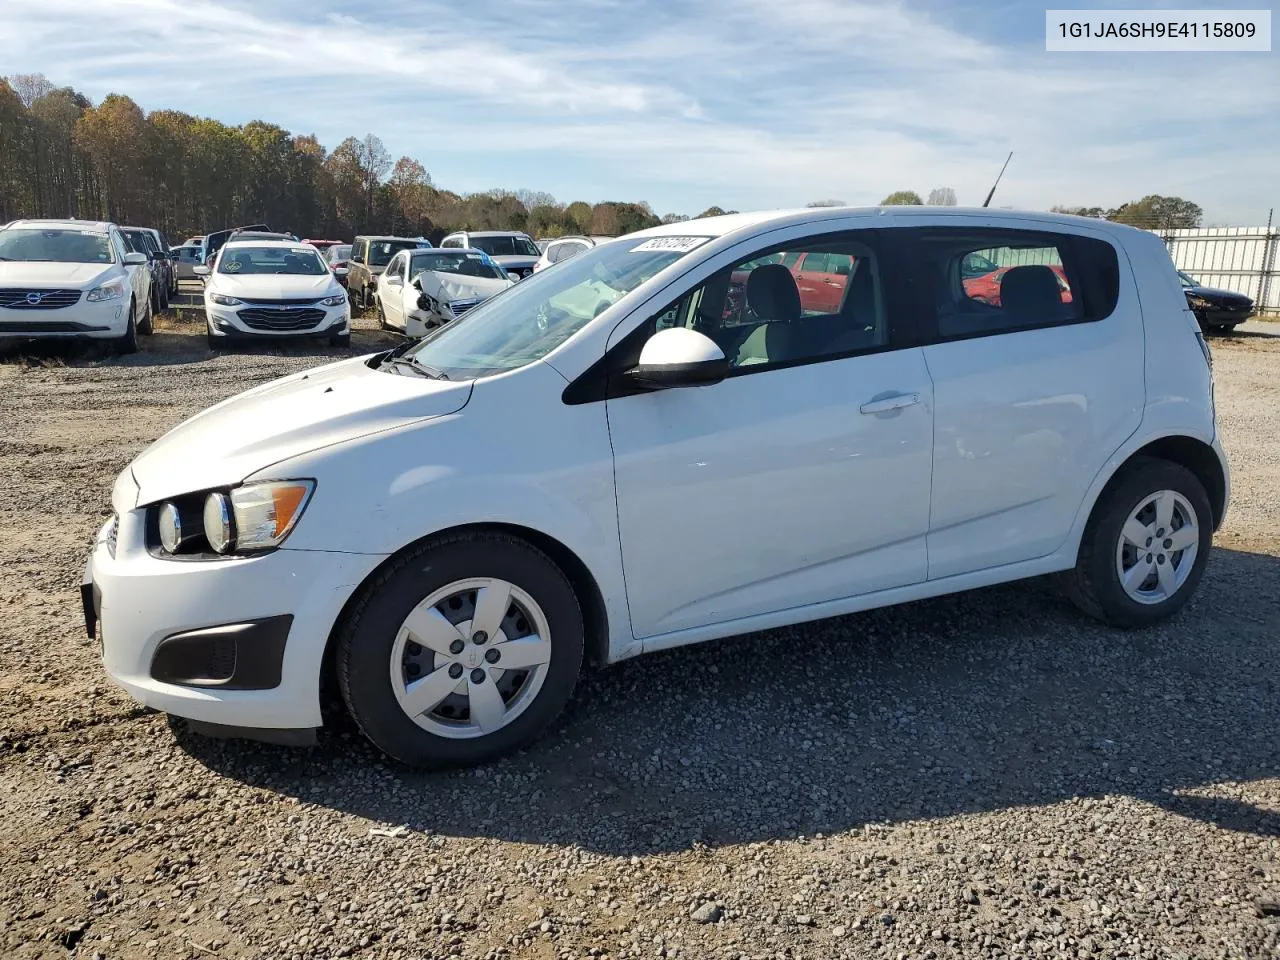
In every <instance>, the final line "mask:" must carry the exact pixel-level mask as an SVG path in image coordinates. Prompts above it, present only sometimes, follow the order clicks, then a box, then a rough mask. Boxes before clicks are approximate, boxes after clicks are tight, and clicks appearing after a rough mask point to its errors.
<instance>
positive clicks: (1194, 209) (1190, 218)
mask: <svg viewBox="0 0 1280 960" xmlns="http://www.w3.org/2000/svg"><path fill="white" fill-rule="evenodd" d="M925 202H926V201H924V200H921V199H920V194H918V193H916V192H915V191H914V190H895V191H894V192H893V193H891V194H889V195H888V196H887V197H885V198H884V199H883V200H881V201H880V205H881V206H895V205H898V206H920V205H922V204H924V203H925ZM927 202H928V204H929V205H930V206H943V207H953V206H955V204H956V192H955V191H954V190H952V189H951V188H950V187H936V188H935V189H933V190H932V191H930V193H929V199H928V201H927ZM837 203H838V201H821V202H819V203H811V204H810V206H811V207H816V206H826V205H828V204H831V205H835V204H837ZM1050 209H1051V210H1052V211H1053V212H1054V213H1070V214H1074V215H1075V216H1078V217H1095V218H1098V219H1101V220H1111V221H1114V222H1115V223H1127V224H1129V226H1131V227H1142V228H1143V229H1145V230H1178V229H1185V228H1190V227H1198V226H1200V223H1201V221H1202V220H1203V219H1204V211H1203V210H1201V209H1200V207H1199V206H1197V205H1196V204H1194V203H1192V202H1191V201H1190V200H1184V199H1182V197H1162V196H1160V195H1159V194H1155V193H1152V194H1149V195H1147V196H1145V197H1143V198H1142V199H1141V200H1134V201H1132V202H1130V203H1122V204H1120V206H1118V207H1063V206H1057V207H1051V208H1050Z"/></svg>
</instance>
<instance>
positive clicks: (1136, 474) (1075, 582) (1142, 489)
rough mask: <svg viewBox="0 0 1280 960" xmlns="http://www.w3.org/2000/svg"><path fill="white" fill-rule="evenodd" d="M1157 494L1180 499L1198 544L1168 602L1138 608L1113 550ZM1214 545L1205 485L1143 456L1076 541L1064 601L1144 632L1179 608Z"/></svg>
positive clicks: (1065, 579) (1178, 468) (1120, 479)
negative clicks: (1130, 521)
mask: <svg viewBox="0 0 1280 960" xmlns="http://www.w3.org/2000/svg"><path fill="white" fill-rule="evenodd" d="M1161 490H1173V491H1175V492H1176V493H1179V494H1181V495H1182V496H1183V497H1184V498H1185V499H1186V500H1187V502H1188V503H1189V504H1190V505H1191V508H1192V509H1193V510H1194V511H1195V519H1196V524H1197V526H1198V527H1199V541H1198V544H1197V550H1196V555H1195V560H1194V563H1193V565H1192V568H1191V571H1190V573H1189V574H1188V576H1187V578H1186V580H1185V581H1183V583H1182V585H1181V586H1180V587H1178V588H1177V590H1176V592H1174V594H1173V596H1172V597H1169V598H1167V599H1165V600H1162V601H1160V602H1158V603H1153V604H1148V603H1139V602H1138V601H1137V600H1134V599H1133V598H1132V597H1130V596H1129V595H1128V594H1127V593H1126V592H1125V590H1124V587H1123V586H1122V584H1121V582H1120V574H1119V572H1118V571H1117V569H1116V551H1117V547H1118V546H1119V543H1120V537H1121V530H1122V529H1123V527H1124V524H1125V521H1126V520H1128V519H1129V515H1130V513H1132V512H1133V511H1134V510H1135V509H1136V508H1137V507H1138V505H1139V504H1141V503H1142V501H1143V500H1144V499H1146V498H1147V497H1149V496H1150V495H1151V494H1152V493H1156V492H1158V491H1161ZM1212 543H1213V510H1212V508H1211V507H1210V504H1209V495H1208V494H1207V493H1205V489H1204V485H1203V484H1201V483H1200V481H1199V479H1198V478H1197V477H1196V475H1195V474H1194V473H1192V472H1191V471H1190V470H1188V469H1187V468H1186V467H1183V466H1180V465H1179V464H1176V463H1171V462H1169V461H1168V460H1157V459H1153V458H1149V457H1142V458H1140V459H1137V460H1135V461H1133V463H1131V464H1130V465H1128V466H1126V467H1125V468H1124V470H1123V472H1122V473H1121V474H1120V476H1118V477H1117V478H1116V480H1115V481H1114V482H1113V483H1112V484H1111V485H1110V486H1109V488H1108V489H1107V490H1106V491H1104V493H1103V495H1102V496H1101V497H1100V498H1099V500H1098V503H1097V504H1096V505H1095V506H1094V508H1093V513H1092V514H1091V515H1090V517H1089V523H1088V525H1087V526H1086V527H1085V532H1084V537H1083V539H1082V540H1081V542H1080V553H1079V555H1078V557H1077V559H1076V566H1075V569H1074V570H1069V571H1067V572H1066V573H1065V574H1063V576H1062V586H1063V589H1064V592H1065V593H1066V594H1067V597H1068V598H1069V599H1070V600H1071V601H1072V602H1073V603H1074V604H1075V605H1076V606H1077V607H1079V608H1080V609H1081V610H1083V611H1084V612H1085V613H1087V614H1088V615H1089V616H1091V617H1094V618H1095V619H1098V620H1101V621H1103V622H1104V623H1109V624H1111V625H1112V626H1116V627H1142V626H1146V625H1148V624H1151V623H1155V622H1157V621H1159V620H1163V619H1165V618H1166V617H1170V616H1172V615H1173V614H1175V613H1177V612H1178V611H1179V610H1181V609H1182V607H1183V605H1184V604H1185V603H1186V602H1187V600H1189V599H1190V597H1191V595H1192V594H1193V593H1195V590H1196V586H1197V585H1198V584H1199V582H1200V578H1201V576H1203V575H1204V566H1205V563H1206V562H1207V561H1208V559H1209V549H1210V546H1211V545H1212Z"/></svg>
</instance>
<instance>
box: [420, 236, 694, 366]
mask: <svg viewBox="0 0 1280 960" xmlns="http://www.w3.org/2000/svg"><path fill="white" fill-rule="evenodd" d="M709 239H710V238H709V237H654V238H650V239H648V240H645V239H643V238H635V239H633V240H629V241H619V242H617V243H610V244H606V245H604V246H599V247H596V248H594V249H592V250H589V251H587V252H586V253H584V254H582V255H581V256H579V257H574V258H573V259H572V260H566V261H565V263H564V265H563V266H557V267H556V269H554V270H544V271H542V272H541V273H535V274H534V275H533V276H532V277H530V278H529V279H527V280H522V281H520V282H519V283H517V284H516V285H515V286H513V287H509V288H508V289H507V290H505V291H504V292H502V293H501V294H499V295H498V296H496V297H493V298H492V299H490V300H486V301H485V302H484V303H482V304H481V305H480V306H478V307H474V308H472V309H471V310H470V311H468V312H467V313H466V314H465V315H464V316H462V317H461V318H459V319H457V320H455V321H453V323H450V324H447V325H445V326H443V327H439V328H437V330H436V331H434V332H433V333H431V334H429V335H428V336H427V337H426V338H424V339H423V340H421V341H420V342H419V343H418V345H417V346H416V347H414V348H412V349H411V350H409V351H407V352H406V353H405V356H407V357H411V358H413V359H414V360H415V361H417V362H418V363H419V364H420V365H422V366H423V367H426V368H428V369H430V370H434V371H438V372H440V373H443V374H444V375H445V376H447V377H448V378H449V379H450V380H468V379H473V378H475V377H487V376H492V375H493V374H497V373H502V372H504V371H507V370H515V369H517V368H518V367H523V366H525V365H526V364H529V363H533V362H534V361H535V360H541V359H542V358H543V357H545V356H546V355H547V354H549V353H550V352H551V351H552V350H554V349H555V348H556V347H558V346H560V344H562V343H564V342H565V341H566V340H568V339H569V338H570V337H571V336H573V335H574V334H575V333H577V332H578V331H579V330H581V329H582V328H583V327H585V326H586V325H587V324H588V323H590V322H591V321H592V320H593V319H594V318H595V317H597V316H599V315H600V314H601V313H603V312H604V311H605V310H606V309H608V307H610V306H611V305H612V304H614V303H616V302H617V301H618V300H620V299H622V297H623V296H625V295H626V294H628V293H630V292H631V291H632V290H634V289H636V288H637V287H638V286H640V285H641V284H642V283H644V282H645V281H646V280H648V279H649V278H650V277H653V276H655V275H657V274H658V273H659V272H661V271H662V270H663V269H665V268H666V267H669V266H670V265H671V264H673V263H675V262H676V261H677V260H679V259H680V258H681V257H683V256H684V255H685V254H687V253H689V252H690V251H692V250H695V249H696V248H697V247H699V246H701V245H702V244H703V243H706V242H707V240H709Z"/></svg>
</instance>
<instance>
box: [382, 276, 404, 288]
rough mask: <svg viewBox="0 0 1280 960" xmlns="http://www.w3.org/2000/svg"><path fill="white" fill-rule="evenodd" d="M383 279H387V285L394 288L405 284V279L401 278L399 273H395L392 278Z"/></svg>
mask: <svg viewBox="0 0 1280 960" xmlns="http://www.w3.org/2000/svg"><path fill="white" fill-rule="evenodd" d="M383 279H385V280H386V281H387V284H388V285H389V286H392V287H398V286H400V285H401V284H402V283H404V277H402V276H400V274H398V273H393V274H391V276H389V277H384V278H383Z"/></svg>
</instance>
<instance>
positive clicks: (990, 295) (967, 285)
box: [961, 264, 1071, 307]
mask: <svg viewBox="0 0 1280 960" xmlns="http://www.w3.org/2000/svg"><path fill="white" fill-rule="evenodd" d="M1047 266H1048V267H1049V269H1050V270H1052V271H1053V272H1054V273H1055V274H1056V275H1057V277H1058V289H1059V290H1060V291H1061V295H1062V302H1063V303H1070V302H1071V287H1070V285H1069V284H1068V283H1067V275H1066V273H1064V272H1063V269H1062V267H1060V266H1059V265H1057V264H1048V265H1047ZM1012 269H1013V267H997V268H996V269H994V270H992V271H990V272H989V273H983V274H979V275H978V276H976V277H965V278H964V280H962V281H961V282H962V283H963V284H964V292H965V295H966V296H967V297H969V299H970V300H978V301H980V302H981V303H987V304H990V305H991V306H993V307H998V306H1000V281H1001V280H1003V279H1004V275H1005V274H1006V273H1008V272H1009V271H1010V270H1012Z"/></svg>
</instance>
